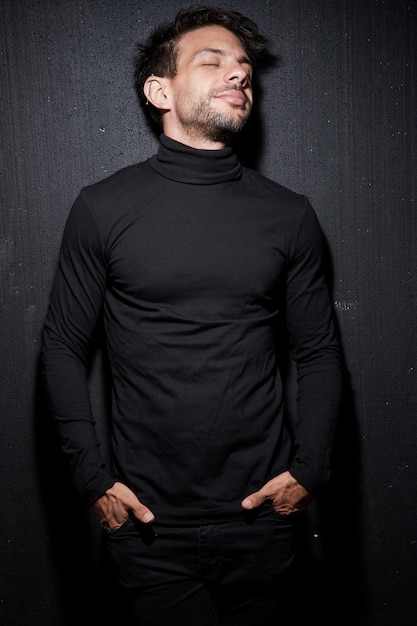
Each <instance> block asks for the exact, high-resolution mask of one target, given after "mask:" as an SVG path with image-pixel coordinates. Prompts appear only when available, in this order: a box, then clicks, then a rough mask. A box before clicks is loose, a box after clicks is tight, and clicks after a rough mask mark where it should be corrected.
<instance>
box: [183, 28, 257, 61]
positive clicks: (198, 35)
mask: <svg viewBox="0 0 417 626" xmlns="http://www.w3.org/2000/svg"><path fill="white" fill-rule="evenodd" d="M214 48H215V49H217V50H223V51H224V52H225V53H226V54H232V55H236V56H239V57H242V56H247V54H246V52H245V49H244V47H243V44H242V42H241V41H240V39H239V38H238V37H237V36H236V35H235V34H234V33H232V32H231V31H230V30H227V28H223V26H216V25H213V26H202V27H201V28H197V29H196V30H192V31H190V32H188V33H185V34H184V35H182V37H181V38H180V39H179V41H178V46H177V50H178V59H179V60H180V61H181V60H191V59H192V58H193V57H194V55H195V54H197V53H198V52H199V51H200V50H205V49H214Z"/></svg>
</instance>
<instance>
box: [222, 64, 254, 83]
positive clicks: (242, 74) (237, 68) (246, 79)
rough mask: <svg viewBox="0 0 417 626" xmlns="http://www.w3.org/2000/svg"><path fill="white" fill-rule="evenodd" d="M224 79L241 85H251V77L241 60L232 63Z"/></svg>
mask: <svg viewBox="0 0 417 626" xmlns="http://www.w3.org/2000/svg"><path fill="white" fill-rule="evenodd" d="M224 81H225V82H226V83H235V84H238V85H240V86H241V87H247V86H249V85H250V83H251V78H250V74H249V72H248V70H247V67H246V65H245V66H244V65H242V64H241V63H239V61H236V62H233V63H231V64H230V67H228V69H227V71H226V73H225V75H224Z"/></svg>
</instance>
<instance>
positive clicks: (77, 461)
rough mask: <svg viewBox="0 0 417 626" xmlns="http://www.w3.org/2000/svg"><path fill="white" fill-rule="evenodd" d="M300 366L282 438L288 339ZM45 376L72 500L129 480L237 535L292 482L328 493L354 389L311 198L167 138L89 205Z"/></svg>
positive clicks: (224, 154) (184, 513)
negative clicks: (293, 411) (92, 374)
mask: <svg viewBox="0 0 417 626" xmlns="http://www.w3.org/2000/svg"><path fill="white" fill-rule="evenodd" d="M102 312H103V316H104V330H105V336H106V341H107V349H108V354H109V361H110V367H111V374H112V436H111V437H112V438H111V451H112V458H111V460H110V461H109V463H107V462H106V459H104V458H103V456H102V454H101V451H100V446H99V443H98V438H97V434H96V430H95V425H94V420H93V416H92V411H91V406H90V398H89V385H88V375H87V363H88V354H89V346H90V343H91V338H92V335H93V333H94V329H95V327H96V324H97V321H98V319H99V317H100V316H101V313H102ZM284 319H285V322H286V326H287V329H288V332H289V337H290V342H291V347H292V355H293V358H294V359H295V362H296V364H297V372H298V392H297V420H296V424H295V433H294V438H293V440H292V441H291V439H290V436H289V433H288V430H287V428H286V425H285V421H284V410H283V389H282V382H281V378H280V373H279V362H280V343H279V339H278V337H279V336H280V333H279V332H277V330H278V328H279V326H280V323H281V321H282V320H284ZM42 352H43V353H42V363H43V373H44V378H45V381H46V385H47V390H48V395H49V400H50V406H51V410H52V413H53V415H54V417H55V420H56V424H57V427H58V431H59V434H60V438H61V441H62V445H63V449H64V451H65V453H66V454H67V455H68V456H69V459H70V464H71V468H72V474H73V478H74V483H75V485H76V487H77V489H78V490H79V491H80V493H81V494H82V495H83V496H84V498H85V499H86V501H87V503H92V502H93V501H94V500H95V499H97V498H98V497H99V496H101V495H102V494H103V493H104V491H105V490H106V489H107V488H109V487H110V486H111V485H112V484H113V483H114V482H115V480H120V481H122V482H124V483H126V484H127V485H128V486H129V487H130V488H131V489H133V491H134V492H135V493H136V494H137V496H138V497H139V498H140V500H142V501H143V503H144V504H146V505H147V506H149V507H150V508H151V509H152V511H153V512H154V513H155V516H156V518H157V520H158V519H160V520H167V521H173V522H174V521H175V522H178V521H184V522H186V521H187V520H188V521H190V520H196V519H199V520H202V519H204V520H210V519H219V518H220V519H229V518H231V517H233V516H236V515H240V514H241V507H240V502H241V500H242V499H243V498H244V497H245V496H246V495H248V494H249V493H251V492H253V491H256V490H258V489H260V488H261V487H262V485H263V484H264V483H265V482H266V481H268V480H269V479H270V478H272V477H273V476H275V475H277V474H278V473H280V472H282V471H283V470H286V469H289V470H290V471H291V473H292V474H293V476H294V477H295V478H296V479H297V480H298V481H299V482H300V483H301V484H303V485H304V486H305V487H306V488H307V489H309V490H310V491H311V492H312V493H315V492H317V490H318V489H319V488H320V487H321V486H323V485H324V484H325V483H326V481H327V480H328V477H329V467H330V465H329V455H330V451H331V448H332V444H333V437H334V426H335V420H336V417H337V413H338V406H339V400H340V388H341V366H340V354H339V347H338V343H337V341H336V338H335V335H334V327H333V321H332V308H331V305H330V303H329V298H328V293H327V290H326V285H325V281H324V279H323V275H322V271H321V233H320V229H319V226H318V222H317V218H316V215H315V213H314V211H313V209H312V208H311V206H310V204H309V202H308V201H307V200H306V198H305V197H303V196H300V195H298V194H296V193H294V192H292V191H289V190H288V189H286V188H284V187H282V186H280V185H278V184H277V183H275V182H272V181H271V180H269V179H267V178H264V177H263V176H261V175H260V174H258V173H256V172H255V171H253V170H250V169H247V168H244V167H242V166H241V164H240V163H239V161H238V159H237V157H236V155H235V153H234V152H233V150H232V149H231V148H226V149H224V150H213V151H211V150H196V149H193V148H189V147H187V146H185V145H183V144H180V143H177V142H175V141H173V140H172V139H169V138H167V137H166V136H164V135H162V136H161V145H160V149H159V152H158V154H157V155H155V156H153V157H152V158H150V159H149V160H147V161H144V162H142V163H139V164H137V165H133V166H130V167H127V168H125V169H122V170H121V171H119V172H117V173H115V174H113V175H112V176H110V177H108V178H106V179H105V180H103V181H100V182H98V183H96V184H94V185H91V186H89V187H86V188H84V189H83V190H82V191H81V193H80V194H79V196H78V198H77V199H76V201H75V203H74V205H73V207H72V210H71V212H70V215H69V217H68V220H67V224H66V227H65V231H64V236H63V241H62V247H61V253H60V260H59V266H58V269H57V273H56V277H55V281H54V285H53V289H52V292H51V298H50V306H49V310H48V314H47V318H46V322H45V328H44V341H43V351H42Z"/></svg>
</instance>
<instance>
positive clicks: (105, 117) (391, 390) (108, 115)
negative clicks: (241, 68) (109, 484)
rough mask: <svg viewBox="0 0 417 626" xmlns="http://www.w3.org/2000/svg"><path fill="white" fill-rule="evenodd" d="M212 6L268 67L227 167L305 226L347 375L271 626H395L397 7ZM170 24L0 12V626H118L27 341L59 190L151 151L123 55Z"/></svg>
mask: <svg viewBox="0 0 417 626" xmlns="http://www.w3.org/2000/svg"><path fill="white" fill-rule="evenodd" d="M197 4H198V2H197ZM217 4H218V5H219V6H224V7H229V8H233V9H238V10H240V11H242V12H244V13H246V14H247V15H248V16H250V17H252V18H253V19H255V20H256V21H257V22H258V24H259V26H260V28H261V30H262V31H263V32H264V33H265V34H266V35H267V36H268V37H269V38H270V41H271V44H272V47H273V49H274V50H275V52H276V53H277V54H278V55H279V57H280V64H279V67H278V68H276V69H275V70H274V71H272V72H270V73H268V75H267V76H265V77H264V78H263V89H262V97H261V100H260V102H259V104H258V107H257V115H256V116H255V118H254V121H253V124H252V129H250V128H249V129H248V138H250V139H251V141H252V142H253V143H252V149H251V151H250V152H246V158H247V160H248V161H250V162H254V161H256V167H257V168H258V169H259V170H260V171H261V172H263V173H264V174H266V175H267V176H270V177H271V178H273V179H274V180H276V181H278V182H280V183H282V184H284V185H286V186H288V187H290V188H292V189H294V190H295V191H299V192H302V193H305V194H306V195H308V196H309V198H310V199H311V201H312V203H313V205H314V206H315V208H316V211H317V213H318V216H319V219H320V221H321V224H322V227H323V230H324V233H325V236H326V239H327V243H328V249H329V271H330V280H331V289H332V299H333V301H334V307H335V310H336V313H337V319H338V324H339V328H340V334H341V338H342V342H343V346H344V352H345V359H346V369H347V381H346V392H345V400H344V410H343V415H342V420H341V424H340V429H339V433H338V441H337V447H336V460H335V472H334V476H333V480H332V483H331V485H330V486H329V489H328V491H327V492H326V494H325V495H324V497H323V498H322V500H321V501H320V502H317V503H315V504H314V505H313V506H312V507H311V510H310V512H309V515H308V518H307V521H306V524H305V525H304V526H302V527H301V525H300V539H301V540H302V541H303V542H304V545H305V553H304V555H303V556H300V561H299V566H298V572H297V578H298V581H297V594H296V597H295V599H294V604H293V610H294V618H293V620H292V623H294V624H296V623H298V620H299V621H300V622H301V621H302V618H303V617H304V618H305V617H308V619H309V620H313V619H314V620H317V621H319V622H320V623H321V624H328V625H330V624H332V626H334V625H335V624H337V625H341V624H342V625H343V624H351V625H355V626H359V625H363V626H416V624H417V594H416V581H417V554H416V551H417V487H416V483H417V468H416V445H417V429H416V417H417V411H416V408H417V407H416V404H417V393H416V373H417V363H416V311H417V306H416V305H417V296H416V269H417V268H416V261H417V255H416V248H417V236H416V235H417V232H416V231H417V226H416V215H415V208H414V204H415V198H416V162H415V158H416V141H415V140H416V117H415V106H416V98H415V85H416V72H415V70H416V42H415V36H416V25H417V24H416V22H417V20H416V12H417V6H416V3H415V2H413V0H409V1H401V0H276V1H275V2H274V1H270V0H257V1H256V2H255V1H252V2H251V1H249V0H241V1H238V0H236V1H232V0H230V1H219V2H218V3H217ZM181 6H183V3H182V2H180V1H178V0H175V1H171V2H162V1H160V0H145V1H144V2H140V1H138V0H125V1H123V0H77V1H75V0H74V1H72V0H2V2H1V15H0V19H1V22H0V28H1V36H0V46H1V48H0V62H1V85H0V97H1V111H0V124H1V156H2V163H1V179H0V184H1V187H0V194H1V195H0V197H1V222H0V229H1V233H0V235H1V236H0V264H1V281H0V303H1V308H0V323H1V364H2V365H1V379H0V392H1V396H0V401H1V405H0V411H1V414H0V424H1V436H0V472H1V474H0V489H1V492H0V493H1V499H0V505H1V508H0V623H1V624H4V625H5V626H34V625H38V624H39V625H42V626H57V625H58V624H59V625H60V626H75V625H78V624H79V623H86V621H87V620H88V618H91V620H92V621H91V623H92V624H95V623H102V624H107V623H113V624H116V626H119V624H128V615H127V614H126V615H123V614H121V613H119V614H118V617H115V616H116V614H117V613H116V608H115V607H116V604H117V602H116V601H117V598H118V593H119V592H118V590H117V587H114V581H113V580H112V577H111V574H110V572H109V569H108V566H107V563H106V561H105V559H104V557H103V556H102V553H101V549H100V548H101V545H100V538H99V537H100V535H99V533H98V532H97V527H96V525H95V523H94V522H93V520H92V519H90V518H89V517H88V515H87V514H86V512H85V511H84V510H83V508H82V506H81V504H80V502H79V500H78V498H77V496H76V494H75V493H74V492H73V491H72V488H71V483H70V479H69V476H68V473H67V469H66V466H65V464H64V463H63V460H62V457H61V455H60V452H59V450H58V447H57V442H56V439H55V437H54V434H53V430H52V428H51V424H50V421H49V417H48V414H47V411H46V409H45V401H44V397H43V393H42V386H41V384H40V380H39V370H38V359H39V345H40V332H41V327H42V323H43V319H44V315H45V312H46V307H47V300H48V293H49V289H50V286H51V279H52V276H53V272H54V269H55V263H56V259H57V251H58V246H59V243H60V238H61V234H62V229H63V226H64V222H65V219H66V216H67V214H68V211H69V208H70V206H71V203H72V201H73V199H74V198H75V195H76V194H77V193H78V191H79V189H80V187H81V186H83V185H85V184H88V183H91V182H95V181H96V180H98V179H100V178H102V177H104V176H106V175H108V174H110V173H111V172H113V171H115V170H116V169H118V168H120V167H122V166H124V165H127V164H130V163H132V162H135V161H138V160H142V159H144V158H146V157H148V156H150V155H151V154H152V153H153V152H154V150H155V148H156V145H157V140H156V139H155V137H154V136H153V134H152V132H151V131H150V129H149V128H148V126H147V125H146V123H145V122H144V120H143V118H142V116H141V113H140V111H139V110H138V106H137V103H136V99H135V96H134V92H133V88H132V84H131V83H132V81H131V57H132V51H133V46H134V42H135V41H137V40H138V39H143V38H144V37H146V36H147V34H148V32H149V29H150V27H151V26H152V25H154V24H155V23H157V22H160V21H161V20H163V19H165V18H168V17H172V16H173V15H174V13H175V12H176V11H177V10H178V9H179V8H180V7H181ZM243 157H245V154H243ZM255 157H256V159H255ZM103 373H104V375H105V368H104V366H103V359H102V356H101V353H100V351H98V352H97V353H96V356H95V359H94V361H93V363H92V382H91V388H92V396H93V404H94V410H95V412H96V414H97V416H101V415H102V414H105V413H106V410H105V406H106V405H105V395H106V394H105V390H106V379H104V383H102V382H101V374H103ZM100 428H102V429H103V428H104V427H102V426H100ZM330 600H332V601H334V602H335V604H336V609H333V610H330V609H329V607H328V603H329V602H330ZM96 603H97V605H96ZM280 623H281V622H280V619H278V618H277V626H278V624H280ZM196 626H197V625H196Z"/></svg>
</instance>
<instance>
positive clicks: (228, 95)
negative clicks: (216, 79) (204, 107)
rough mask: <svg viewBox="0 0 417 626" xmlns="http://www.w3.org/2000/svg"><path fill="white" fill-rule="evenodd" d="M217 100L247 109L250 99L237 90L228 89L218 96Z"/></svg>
mask: <svg viewBox="0 0 417 626" xmlns="http://www.w3.org/2000/svg"><path fill="white" fill-rule="evenodd" d="M216 98H220V99H221V100H224V101H225V102H228V103H229V104H231V105H233V106H237V107H245V106H246V105H247V104H248V102H249V101H248V99H247V97H246V96H245V94H244V93H242V92H241V91H238V90H237V89H228V90H227V91H222V92H220V93H218V94H216Z"/></svg>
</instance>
